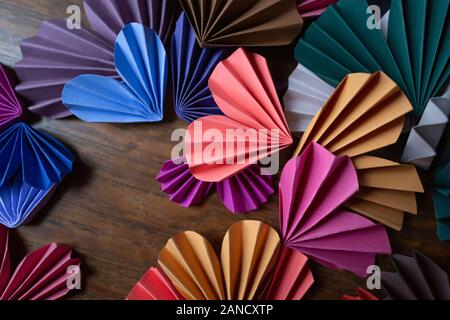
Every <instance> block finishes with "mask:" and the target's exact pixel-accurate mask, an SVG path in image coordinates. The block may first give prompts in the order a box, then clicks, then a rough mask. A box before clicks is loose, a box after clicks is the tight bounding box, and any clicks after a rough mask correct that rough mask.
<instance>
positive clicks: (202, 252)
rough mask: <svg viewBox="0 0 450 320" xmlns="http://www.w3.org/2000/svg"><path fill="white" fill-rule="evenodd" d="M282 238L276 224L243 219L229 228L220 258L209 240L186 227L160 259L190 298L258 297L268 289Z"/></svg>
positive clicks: (164, 267)
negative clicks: (265, 286) (268, 278)
mask: <svg viewBox="0 0 450 320" xmlns="http://www.w3.org/2000/svg"><path fill="white" fill-rule="evenodd" d="M279 244H280V238H279V236H278V234H277V232H276V231H275V230H274V229H272V228H271V227H270V226H268V225H266V224H264V223H262V222H259V221H241V222H237V223H235V224H234V225H233V226H232V227H231V228H230V229H229V230H228V232H227V233H226V235H225V237H224V239H223V243H222V255H221V259H220V260H219V258H218V257H217V255H216V254H215V252H214V249H213V247H212V245H211V244H210V243H209V242H208V240H206V239H205V238H203V237H202V236H201V235H199V234H197V233H195V232H184V233H180V234H178V235H176V236H175V237H173V238H172V239H170V240H169V241H168V242H167V244H166V246H165V247H164V248H163V249H162V250H161V253H160V255H159V259H158V263H159V265H160V266H161V268H162V269H163V270H164V272H165V273H166V275H167V276H168V277H169V278H170V279H171V280H172V283H173V284H174V285H175V287H176V288H177V289H178V291H179V292H180V293H181V294H182V295H183V296H184V297H185V298H186V299H190V300H211V299H212V300H252V299H256V298H257V297H258V294H261V290H262V289H264V279H267V277H268V276H269V275H270V274H271V271H272V269H273V267H274V265H275V262H276V260H277V257H278V250H279Z"/></svg>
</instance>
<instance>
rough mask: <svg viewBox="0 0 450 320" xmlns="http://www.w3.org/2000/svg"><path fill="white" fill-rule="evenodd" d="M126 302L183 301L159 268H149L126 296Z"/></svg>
mask: <svg viewBox="0 0 450 320" xmlns="http://www.w3.org/2000/svg"><path fill="white" fill-rule="evenodd" d="M127 300H184V298H183V296H182V295H181V294H180V293H179V292H178V291H177V289H175V287H174V286H173V284H172V282H170V279H169V278H168V277H167V276H166V275H165V274H164V272H163V271H162V270H161V269H160V268H151V269H150V270H148V271H147V273H146V274H145V275H144V276H143V277H142V279H141V280H139V282H138V283H137V284H136V285H135V286H134V288H133V289H132V290H131V292H130V293H129V294H128V297H127Z"/></svg>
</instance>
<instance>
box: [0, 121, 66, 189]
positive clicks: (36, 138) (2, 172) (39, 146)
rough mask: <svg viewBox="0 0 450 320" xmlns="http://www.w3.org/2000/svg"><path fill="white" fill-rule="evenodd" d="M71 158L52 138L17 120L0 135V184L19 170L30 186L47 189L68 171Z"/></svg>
mask: <svg viewBox="0 0 450 320" xmlns="http://www.w3.org/2000/svg"><path fill="white" fill-rule="evenodd" d="M74 158H75V157H74V155H73V154H72V153H71V152H70V151H69V150H68V149H67V148H66V147H65V146H64V145H63V144H62V143H60V142H59V141H58V140H56V139H55V138H53V137H51V136H50V135H48V134H46V133H44V132H40V131H36V130H34V129H32V128H31V127H29V126H28V125H27V124H25V123H21V122H19V123H17V124H15V125H13V126H11V127H10V128H9V129H7V130H5V131H3V132H2V133H1V134H0V186H2V185H4V184H5V183H8V182H9V181H10V180H11V179H12V178H14V176H15V175H16V174H18V173H19V172H21V174H22V176H23V180H24V181H25V182H26V183H28V184H29V185H30V186H32V187H35V188H38V189H41V190H45V189H49V188H50V187H51V186H52V185H53V184H55V183H59V182H61V180H62V179H63V177H64V176H65V175H67V174H69V173H70V172H72V164H73V161H74Z"/></svg>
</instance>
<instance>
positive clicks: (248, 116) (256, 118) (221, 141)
mask: <svg viewBox="0 0 450 320" xmlns="http://www.w3.org/2000/svg"><path fill="white" fill-rule="evenodd" d="M209 88H210V89H211V92H212V94H213V97H214V100H215V101H216V103H217V105H218V106H219V108H220V110H221V111H222V112H223V113H224V114H225V115H224V116H208V117H203V118H201V119H199V120H196V121H194V122H193V123H192V124H191V125H190V126H189V127H188V130H187V132H186V136H185V152H186V158H187V161H188V164H189V167H190V169H191V172H192V174H193V175H194V176H195V177H196V178H197V179H199V180H202V181H209V182H218V181H222V180H224V179H226V178H229V177H231V176H233V175H235V174H237V173H239V172H241V171H242V170H244V169H245V168H247V167H249V166H250V165H253V164H256V163H257V162H258V161H260V160H261V159H264V158H266V157H269V156H271V155H273V154H275V153H276V152H278V151H280V150H282V149H284V148H287V147H288V146H290V145H291V144H292V142H293V141H292V136H291V133H290V131H289V127H288V125H287V122H286V119H285V117H284V113H283V110H282V106H281V103H280V101H279V99H278V95H277V92H276V89H275V86H274V83H273V80H272V78H271V75H270V71H269V67H268V65H267V61H266V60H265V59H264V58H263V57H262V56H259V55H257V54H254V53H248V52H247V51H245V50H244V49H238V50H237V51H236V52H235V53H234V54H232V55H231V56H230V57H229V58H228V59H226V60H224V61H222V62H221V63H219V65H218V66H217V67H216V69H215V70H214V72H213V74H212V75H211V78H210V80H209ZM212 133H214V134H213V135H212V136H211V134H212ZM229 146H234V148H229ZM211 149H215V151H216V152H211ZM230 160H231V161H230ZM230 163H233V164H230Z"/></svg>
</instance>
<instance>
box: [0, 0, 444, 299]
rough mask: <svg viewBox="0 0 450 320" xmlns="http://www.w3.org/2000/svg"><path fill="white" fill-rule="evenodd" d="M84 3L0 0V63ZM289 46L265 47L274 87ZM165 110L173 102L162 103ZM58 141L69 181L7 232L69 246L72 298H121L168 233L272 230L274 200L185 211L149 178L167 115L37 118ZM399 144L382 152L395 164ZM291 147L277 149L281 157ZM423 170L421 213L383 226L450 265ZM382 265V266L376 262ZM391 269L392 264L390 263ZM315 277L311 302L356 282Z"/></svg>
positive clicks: (25, 240)
mask: <svg viewBox="0 0 450 320" xmlns="http://www.w3.org/2000/svg"><path fill="white" fill-rule="evenodd" d="M79 3H81V0H40V1H35V0H0V62H1V63H4V64H7V65H11V64H13V63H15V62H16V61H18V60H19V59H20V57H21V54H20V49H19V43H20V41H21V40H22V39H23V38H25V37H30V36H33V35H34V34H35V33H36V30H37V28H38V26H39V24H40V22H41V21H42V20H44V19H48V18H56V17H64V16H65V12H66V8H67V6H68V5H70V4H79ZM291 50H292V48H278V49H266V50H262V51H261V53H263V54H264V55H266V56H267V57H268V58H269V59H270V62H271V66H272V69H273V71H274V74H275V78H276V80H277V82H278V83H279V84H280V90H282V87H283V85H284V84H285V82H286V79H287V76H288V74H289V72H290V71H291V70H292V68H293V67H294V66H295V64H294V62H293V61H292V59H293V58H292V56H291ZM167 106H168V107H167V108H171V104H170V103H168V104H167ZM35 126H36V127H37V128H41V129H43V130H45V131H47V132H49V133H51V134H52V135H54V136H56V137H57V138H59V139H60V140H62V141H63V142H64V143H65V144H66V145H68V146H69V147H70V148H71V149H72V150H74V151H75V153H76V154H77V162H76V166H75V170H74V172H73V174H72V175H70V176H69V177H67V178H66V179H65V181H64V183H63V184H62V185H61V187H60V188H59V190H58V192H57V194H56V196H55V197H54V198H53V200H52V201H51V203H50V204H49V205H48V206H47V208H46V209H45V210H44V211H43V212H42V213H41V214H40V215H39V216H38V217H37V218H36V219H35V220H34V221H33V222H32V224H31V225H29V226H25V227H22V228H20V229H19V230H15V231H13V232H12V247H13V250H12V254H13V255H14V260H15V261H17V259H19V258H21V257H22V256H23V255H24V254H25V252H27V251H29V250H33V249H36V248H38V247H40V246H42V245H44V244H46V243H48V242H52V241H54V242H59V243H65V244H68V245H71V246H73V247H74V248H76V250H77V254H78V255H80V256H81V257H82V259H83V266H84V267H83V270H84V272H85V282H84V288H83V290H82V291H81V292H78V293H77V294H76V295H73V296H72V298H74V299H123V298H124V297H126V295H127V293H128V292H129V290H130V289H131V288H132V287H133V285H134V284H135V283H136V281H137V280H138V279H139V278H140V277H141V276H142V275H143V274H144V272H145V271H146V270H147V269H148V268H149V267H151V266H152V265H154V264H155V262H156V259H157V255H158V252H159V250H160V248H161V247H162V246H163V245H164V244H165V242H166V241H167V240H168V239H169V238H170V237H171V236H173V235H174V234H176V233H178V232H181V231H185V230H193V231H197V232H199V233H201V234H203V235H204V236H206V237H207V238H208V239H210V240H211V242H212V243H213V244H214V245H215V246H216V247H217V248H218V247H219V246H220V242H221V239H222V237H223V235H224V233H225V231H226V230H227V229H228V228H229V226H230V225H231V224H232V223H234V222H236V221H238V220H239V219H259V220H263V221H266V222H268V223H270V224H271V225H273V226H278V197H277V196H274V197H273V198H272V199H271V201H270V203H268V204H267V205H265V206H264V207H263V208H262V209H261V210H259V211H258V212H256V213H252V214H248V215H240V216H233V215H231V214H229V213H228V212H227V210H226V209H225V208H224V207H223V205H222V204H221V202H220V201H219V200H218V198H217V196H216V195H212V196H211V197H210V198H209V199H208V201H206V203H205V204H204V205H203V206H201V207H196V208H192V209H184V208H181V207H179V206H178V205H176V204H174V203H172V202H170V201H169V200H168V199H167V197H166V195H165V194H164V193H162V192H161V191H160V187H159V184H158V183H157V182H156V181H155V179H154V177H155V176H156V174H157V173H158V172H159V168H160V166H161V164H162V162H163V161H164V160H166V159H168V158H169V157H170V152H171V148H172V143H171V142H169V140H170V134H171V132H172V131H173V130H174V129H175V128H183V127H186V124H185V123H184V122H182V121H181V120H175V117H173V116H172V115H169V116H168V119H167V120H166V121H164V122H163V123H161V124H150V125H91V124H85V123H83V122H81V121H78V120H76V119H73V118H71V119H66V120H42V121H40V122H38V123H36V125H35ZM398 150H401V145H400V146H398V147H397V148H393V149H392V150H389V151H386V152H384V155H388V156H389V157H390V158H391V159H393V160H396V157H395V156H396V155H398V154H399V152H398ZM288 155H289V152H286V153H285V154H284V156H285V157H287V156H288ZM430 177H431V174H429V175H424V182H425V184H426V187H427V193H426V194H425V195H423V196H422V195H421V196H419V205H420V214H419V216H418V217H414V216H407V218H406V223H405V228H404V230H403V231H402V232H393V231H390V235H391V239H392V246H393V249H394V251H395V252H399V253H409V252H411V250H412V249H415V250H420V251H422V252H424V253H425V254H427V255H429V256H430V257H431V258H432V259H434V260H435V261H436V262H437V263H439V264H440V265H441V266H442V267H443V268H445V270H450V250H449V249H450V248H449V246H448V245H447V244H445V243H441V242H439V241H438V240H437V238H436V236H435V223H434V212H433V210H434V209H433V205H432V195H431V192H430V191H431V189H430V188H431V185H430V180H431V179H430ZM382 260H383V261H382V263H383V265H386V264H387V261H386V259H382ZM387 266H388V267H389V265H387ZM313 271H314V274H315V278H316V279H317V282H316V285H315V286H314V289H313V290H312V291H311V293H310V294H309V295H308V297H309V298H311V299H336V298H340V296H341V295H342V294H343V293H353V291H354V289H355V288H356V287H357V286H359V285H363V283H364V282H363V281H362V280H360V279H358V278H357V277H355V276H353V275H351V274H349V273H347V272H336V271H332V270H328V269H326V268H323V267H320V266H318V265H316V264H313Z"/></svg>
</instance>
